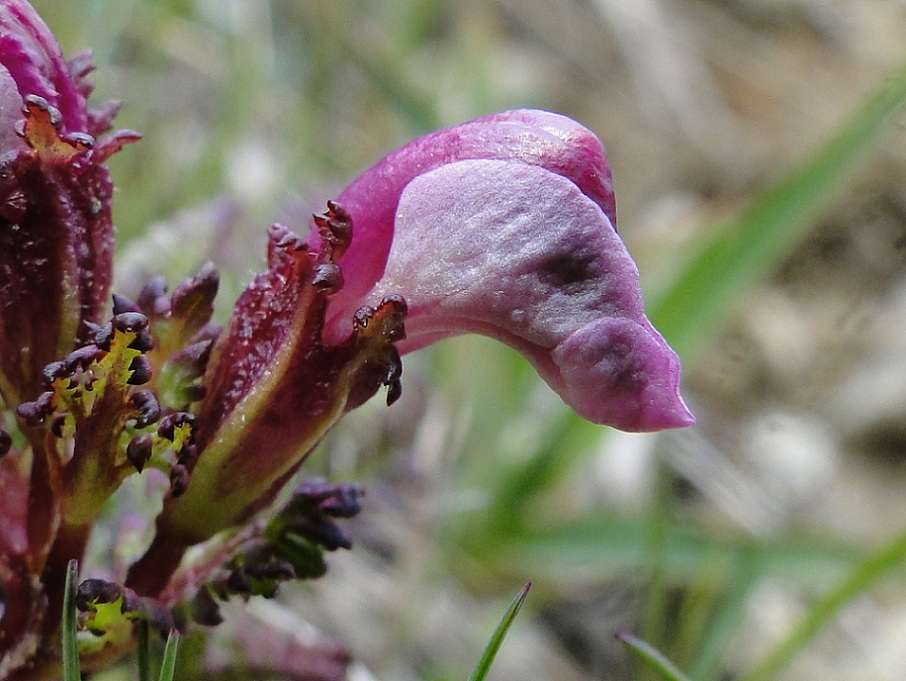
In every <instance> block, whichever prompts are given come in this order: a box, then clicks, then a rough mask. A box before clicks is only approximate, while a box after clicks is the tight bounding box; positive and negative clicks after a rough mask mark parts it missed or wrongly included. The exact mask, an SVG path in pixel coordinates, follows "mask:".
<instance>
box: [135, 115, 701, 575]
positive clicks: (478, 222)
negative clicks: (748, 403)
mask: <svg viewBox="0 0 906 681" xmlns="http://www.w3.org/2000/svg"><path fill="white" fill-rule="evenodd" d="M613 222H614V199H613V192H612V188H611V178H610V172H609V170H608V167H607V162H606V157H605V154H604V149H603V148H602V147H601V144H600V142H598V140H597V138H595V137H594V135H592V133H590V132H589V131H588V130H586V129H585V128H583V127H582V126H580V125H579V124H577V123H575V122H574V121H571V120H569V119H567V118H564V117H563V116H559V115H556V114H552V113H546V112H541V111H511V112H505V113H501V114H496V115H493V116H488V117H485V118H481V119H478V120H475V121H472V122H469V123H465V124H463V125H460V126H457V127H453V128H450V129H447V130H442V131H439V132H436V133H433V134H430V135H427V136H425V137H422V138H420V139H418V140H415V141H414V142H412V143H410V144H408V145H406V146H404V147H403V148H401V149H399V150H397V151H395V152H393V153H391V154H389V155H388V156H387V157H385V158H384V159H383V160H382V161H380V162H379V163H378V164H377V165H375V166H374V167H373V168H371V169H370V170H368V171H366V172H365V173H364V174H363V175H362V176H361V177H359V178H358V179H357V180H356V181H355V182H353V183H352V185H350V186H349V188H347V189H346V191H344V192H343V193H342V194H341V195H340V198H339V202H338V203H331V204H330V209H329V210H328V212H327V213H326V214H325V216H323V217H319V218H316V219H315V227H316V229H315V230H314V231H313V234H312V235H311V236H310V237H309V239H308V240H307V241H304V240H302V239H301V238H299V237H297V236H296V235H294V234H293V233H292V232H290V231H289V230H287V229H286V228H285V227H280V226H275V227H274V228H272V230H271V235H270V236H271V242H270V247H269V265H270V266H269V269H268V270H267V271H266V272H264V273H262V274H260V275H259V276H258V277H257V278H256V279H255V280H254V281H253V282H252V283H251V284H250V285H249V287H248V289H247V290H246V292H245V293H244V294H243V296H242V297H241V298H240V299H239V302H238V303H237V305H236V310H235V312H234V314H233V318H232V321H231V324H230V327H229V330H228V332H227V336H226V338H225V340H224V341H223V342H222V343H221V344H220V346H219V349H218V351H216V352H215V364H214V366H213V367H212V369H211V370H209V372H208V376H207V379H206V386H207V396H206V397H205V399H204V401H203V402H202V405H201V407H200V408H199V409H198V411H197V418H196V420H195V423H196V426H197V429H196V430H195V436H194V437H195V439H194V445H195V447H196V448H197V452H198V454H197V460H193V461H192V462H189V463H188V464H187V468H188V469H191V482H190V483H189V484H188V486H187V488H186V489H185V491H184V493H181V494H180V495H179V496H175V495H174V496H171V497H170V498H169V499H168V500H167V502H166V503H165V506H164V511H163V513H162V514H161V516H160V517H159V518H158V526H157V535H156V538H155V542H154V544H153V545H152V547H151V550H150V551H149V553H148V554H146V556H145V557H144V558H143V559H142V561H140V562H139V563H138V564H137V565H136V566H134V568H133V571H132V575H131V578H130V579H131V581H130V585H132V586H134V587H135V588H136V589H137V590H138V591H140V592H143V593H157V592H159V591H160V590H161V589H162V588H163V587H164V583H163V581H162V580H161V575H164V574H166V570H161V565H164V564H167V563H170V564H175V563H177V562H178V561H179V558H180V556H181V555H182V551H183V549H184V547H186V546H189V545H191V544H193V543H196V542H199V541H202V540H204V539H206V538H207V537H210V536H211V535H213V534H214V533H216V532H218V531H220V530H223V529H226V528H228V527H232V526H234V525H236V524H238V523H240V522H242V521H243V520H245V519H247V518H248V517H249V516H250V515H251V514H252V513H254V512H255V511H257V510H259V509H261V508H263V507H264V506H266V505H267V504H268V503H269V502H270V501H271V500H272V499H273V497H274V494H275V493H276V491H277V490H278V489H279V488H280V487H281V486H282V484H283V483H284V482H285V481H286V480H287V479H288V478H289V476H290V475H292V473H293V472H294V471H295V470H296V469H297V468H298V467H299V465H300V464H301V463H302V461H303V460H304V458H305V457H306V456H307V454H308V453H309V452H310V451H311V450H312V449H313V448H314V447H315V445H316V444H317V443H318V442H319V441H320V440H321V438H322V437H323V436H324V435H325V434H326V432H327V431H328V430H329V429H330V428H331V427H332V426H333V425H334V423H335V422H336V421H337V420H338V419H339V418H340V417H341V416H342V415H343V414H344V413H346V412H347V411H349V410H350V409H353V408H355V407H357V406H358V405H360V404H361V403H362V402H364V401H365V400H366V399H368V398H369V397H371V395H373V394H374V393H375V392H376V391H377V390H378V389H379V388H380V387H381V386H382V385H384V386H387V387H388V395H387V397H388V403H389V402H393V401H394V400H395V399H396V398H397V397H398V396H399V391H400V389H401V388H400V374H401V371H402V365H401V363H400V352H408V351H410V350H415V349H417V348H420V347H423V346H425V345H426V344H428V343H431V342H433V341H436V340H439V339H441V338H445V337H447V336H451V335H454V334H457V333H480V334H484V335H487V336H491V337H492V338H496V339H498V340H500V341H502V342H504V343H507V344H508V345H511V346H513V347H514V348H516V349H517V350H518V351H519V352H521V353H522V354H523V355H525V356H526V357H527V358H528V360H529V361H530V362H532V364H533V365H534V366H535V368H536V369H537V370H538V372H539V374H540V375H541V376H542V377H543V378H544V379H545V380H546V381H547V382H548V384H549V385H550V386H551V387H552V388H553V389H554V390H555V391H557V393H559V394H560V396H561V397H562V398H563V399H564V400H565V401H566V402H567V403H568V404H569V405H570V406H571V407H573V409H575V410H576V411H577V412H578V413H579V414H580V415H581V416H583V417H585V418H588V419H590V420H592V421H595V422H597V423H605V424H610V425H613V426H615V427H617V428H622V429H624V430H633V431H643V430H659V429H663V428H674V427H681V426H686V425H689V424H691V423H692V422H693V417H692V415H691V414H690V413H689V411H688V409H687V408H686V406H685V405H684V404H683V401H682V399H681V398H680V396H679V392H678V382H679V361H678V359H677V357H676V355H675V354H674V353H673V351H672V350H671V349H670V348H669V347H668V346H667V344H666V343H665V341H664V339H663V338H662V337H661V336H660V335H659V334H658V333H657V331H655V330H654V328H652V326H651V324H650V323H649V322H648V320H647V319H646V318H645V315H644V313H643V310H642V298H641V293H640V289H639V276H638V271H637V269H636V267H635V264H634V263H633V261H632V259H631V258H630V256H629V254H628V253H627V251H626V248H625V247H624V245H623V243H622V241H621V240H620V238H619V237H618V236H617V233H616V231H615V229H614V227H613Z"/></svg>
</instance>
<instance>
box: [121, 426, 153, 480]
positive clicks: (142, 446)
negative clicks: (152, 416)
mask: <svg viewBox="0 0 906 681" xmlns="http://www.w3.org/2000/svg"><path fill="white" fill-rule="evenodd" d="M153 449H154V438H153V437H152V436H151V434H150V433H141V434H140V435H136V436H135V437H134V438H132V439H131V440H130V441H129V444H128V445H126V458H127V459H128V460H129V463H131V464H132V465H133V466H134V467H135V470H137V471H138V472H139V473H141V472H142V471H143V470H144V469H145V464H146V463H148V461H149V459H150V458H151V453H152V451H153Z"/></svg>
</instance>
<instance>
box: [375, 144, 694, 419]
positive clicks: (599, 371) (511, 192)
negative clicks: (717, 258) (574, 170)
mask: <svg viewBox="0 0 906 681" xmlns="http://www.w3.org/2000/svg"><path fill="white" fill-rule="evenodd" d="M389 294H399V295H403V296H404V297H405V298H406V300H407V302H408V304H409V316H408V317H407V322H406V330H407V339H406V340H405V341H402V342H401V343H400V344H399V348H400V350H401V351H404V352H405V351H408V350H412V349H415V348H417V347H421V346H423V345H425V344H427V343H428V342H432V341H434V340H436V339H438V338H441V337H444V336H449V335H453V334H457V333H465V332H475V333H481V334H484V335H488V336H491V337H493V338H497V339H498V340H501V341H502V342H504V343H507V344H509V345H511V346H513V347H514V348H516V349H517V350H519V351H520V352H521V353H522V354H524V355H525V356H526V357H527V358H528V359H529V361H531V362H532V364H533V365H534V366H535V368H536V369H537V370H538V371H539V373H540V374H541V376H542V378H544V379H545V380H546V381H547V382H548V383H549V384H550V385H551V387H553V388H554V389H555V390H556V391H557V392H558V393H559V394H560V395H561V397H563V399H564V400H565V401H566V402H567V403H568V404H569V405H570V406H571V407H573V408H574V409H575V410H576V411H577V412H578V413H579V414H580V415H581V416H583V417H585V418H587V419H589V420H591V421H595V422H597V423H606V424H610V425H613V426H616V427H618V428H621V429H623V430H631V431H640V430H658V429H661V428H669V427H677V426H684V425H689V424H690V423H691V422H692V416H691V414H690V413H689V411H688V410H687V409H686V407H685V405H684V404H683V402H682V400H681V398H680V397H679V393H678V380H679V361H678V359H677V358H676V355H675V354H674V353H673V351H672V350H671V349H670V348H669V347H668V346H667V344H666V342H665V341H664V340H663V338H661V336H660V335H659V334H658V333H657V332H656V331H655V330H654V329H653V328H652V326H651V325H650V323H649V322H648V320H647V319H646V318H645V316H644V313H643V309H642V298H641V292H640V288H639V276H638V270H637V269H636V266H635V263H633V261H632V259H631V257H630V256H629V254H628V252H627V251H626V248H625V246H624V245H623V243H622V241H621V240H620V238H619V237H618V236H617V234H616V231H615V230H614V228H613V226H612V223H611V219H610V218H609V217H608V215H607V214H606V213H605V212H604V210H602V207H601V206H600V205H599V204H598V203H596V202H595V201H593V200H592V199H591V198H589V197H588V196H586V195H585V194H584V193H583V191H582V190H581V189H580V188H579V187H578V186H577V185H576V184H575V183H574V182H573V180H572V179H568V178H566V177H564V176H562V175H560V174H558V173H556V172H551V171H549V170H548V169H546V168H544V167H539V166H537V165H527V164H525V163H522V162H520V161H511V160H468V161H459V162H454V163H447V164H445V165H442V166H440V167H438V168H436V169H434V170H431V171H429V172H425V173H423V174H421V175H419V176H418V177H416V178H415V179H413V180H412V181H411V182H409V184H408V185H407V186H406V188H405V190H404V191H403V192H402V194H401V196H400V199H399V203H398V207H397V212H396V219H395V222H394V237H393V243H392V246H391V248H390V253H389V257H388V260H387V264H386V269H385V272H384V276H383V278H382V279H381V280H380V281H379V282H378V284H377V285H376V287H375V289H374V290H373V291H372V292H371V294H369V295H372V296H374V297H375V298H378V297H380V296H384V295H389Z"/></svg>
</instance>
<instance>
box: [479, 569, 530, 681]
mask: <svg viewBox="0 0 906 681" xmlns="http://www.w3.org/2000/svg"><path fill="white" fill-rule="evenodd" d="M531 588H532V583H531V582H529V583H528V584H526V585H525V586H523V587H522V588H521V589H520V590H519V593H518V594H516V598H515V599H513V602H512V603H510V607H509V608H507V611H506V613H505V614H504V616H503V619H502V620H500V624H498V625H497V629H495V630H494V635H493V636H491V640H490V641H488V645H487V647H486V648H485V649H484V654H482V656H481V659H480V660H479V661H478V664H477V665H475V669H474V670H472V674H471V675H470V676H469V681H484V679H485V678H486V677H487V675H488V671H490V669H491V665H492V664H493V662H494V658H495V657H496V656H497V651H498V650H500V646H501V644H503V639H504V638H506V635H507V632H508V631H509V630H510V626H511V625H512V624H513V621H514V620H515V619H516V615H518V614H519V610H520V609H521V608H522V604H523V603H525V599H526V597H527V596H528V592H529V589H531Z"/></svg>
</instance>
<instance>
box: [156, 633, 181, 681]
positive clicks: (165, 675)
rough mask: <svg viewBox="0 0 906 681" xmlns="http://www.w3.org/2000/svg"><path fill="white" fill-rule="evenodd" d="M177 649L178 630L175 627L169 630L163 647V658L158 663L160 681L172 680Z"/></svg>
mask: <svg viewBox="0 0 906 681" xmlns="http://www.w3.org/2000/svg"><path fill="white" fill-rule="evenodd" d="M178 649H179V632H178V631H177V630H176V629H171V630H170V635H169V636H168V637H167V645H166V647H165V648H164V659H163V661H162V662H161V664H160V676H159V677H158V678H159V679H160V681H173V675H174V674H175V673H176V653H177V650H178Z"/></svg>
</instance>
